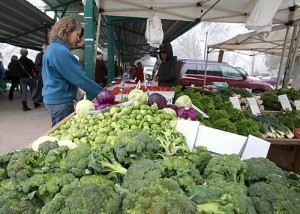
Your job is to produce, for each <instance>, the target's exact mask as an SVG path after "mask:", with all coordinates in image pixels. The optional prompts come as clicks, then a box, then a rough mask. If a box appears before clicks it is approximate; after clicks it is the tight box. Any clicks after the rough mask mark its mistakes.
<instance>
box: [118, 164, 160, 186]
mask: <svg viewBox="0 0 300 214" xmlns="http://www.w3.org/2000/svg"><path fill="white" fill-rule="evenodd" d="M162 171H163V169H162V167H161V164H160V163H157V162H154V161H152V160H149V159H144V160H140V161H136V162H134V163H133V164H132V165H131V166H130V167H129V168H128V169H127V172H126V174H125V175H124V178H123V183H122V187H123V188H125V189H128V190H129V191H130V192H136V191H138V190H139V189H141V188H143V187H145V186H147V185H149V184H150V183H152V182H153V181H155V180H157V179H158V178H160V177H161V176H162Z"/></svg>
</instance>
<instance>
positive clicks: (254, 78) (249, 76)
mask: <svg viewBox="0 0 300 214" xmlns="http://www.w3.org/2000/svg"><path fill="white" fill-rule="evenodd" d="M235 68H237V69H238V70H240V71H241V72H242V73H243V74H245V75H246V76H247V77H248V78H250V79H253V80H260V78H259V77H255V76H252V75H250V74H248V72H247V71H246V70H245V69H244V68H242V67H235Z"/></svg>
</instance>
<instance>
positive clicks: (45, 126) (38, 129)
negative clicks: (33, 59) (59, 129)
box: [0, 91, 51, 154]
mask: <svg viewBox="0 0 300 214" xmlns="http://www.w3.org/2000/svg"><path fill="white" fill-rule="evenodd" d="M7 93H8V92H7ZM29 95H30V92H29ZM28 107H29V108H31V109H32V110H31V111H27V112H24V111H22V103H21V97H20V93H19V92H18V91H15V93H14V100H13V101H10V100H8V94H1V95H0V154H3V153H6V152H9V151H11V150H15V149H22V148H25V147H27V146H28V145H29V144H31V143H32V142H33V141H34V140H36V139H38V138H39V137H40V136H42V135H43V134H44V133H45V132H47V131H48V130H49V129H50V128H51V119H50V115H49V112H48V111H47V110H46V108H45V107H44V106H43V105H42V106H41V107H39V108H36V109H35V108H34V106H33V103H32V101H31V100H30V99H28Z"/></svg>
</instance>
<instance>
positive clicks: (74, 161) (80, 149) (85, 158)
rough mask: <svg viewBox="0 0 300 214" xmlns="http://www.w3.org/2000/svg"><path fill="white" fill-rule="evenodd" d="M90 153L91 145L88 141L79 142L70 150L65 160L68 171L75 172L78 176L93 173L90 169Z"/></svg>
mask: <svg viewBox="0 0 300 214" xmlns="http://www.w3.org/2000/svg"><path fill="white" fill-rule="evenodd" d="M90 154H91V146H90V145H89V144H87V143H82V144H79V145H78V146H77V147H76V148H74V149H72V150H69V152H68V154H67V157H66V161H65V169H66V171H67V172H71V173H73V174H74V175H75V176H76V177H82V176H83V175H86V174H91V172H90V170H89V169H88V163H89V161H90Z"/></svg>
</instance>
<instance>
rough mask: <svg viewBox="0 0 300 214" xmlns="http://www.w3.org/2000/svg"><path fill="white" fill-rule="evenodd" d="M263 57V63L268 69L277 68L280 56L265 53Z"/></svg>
mask: <svg viewBox="0 0 300 214" xmlns="http://www.w3.org/2000/svg"><path fill="white" fill-rule="evenodd" d="M265 57H266V58H265V65H266V67H267V68H268V69H269V70H271V71H272V70H275V69H278V68H279V64H280V56H272V55H266V56H265Z"/></svg>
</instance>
